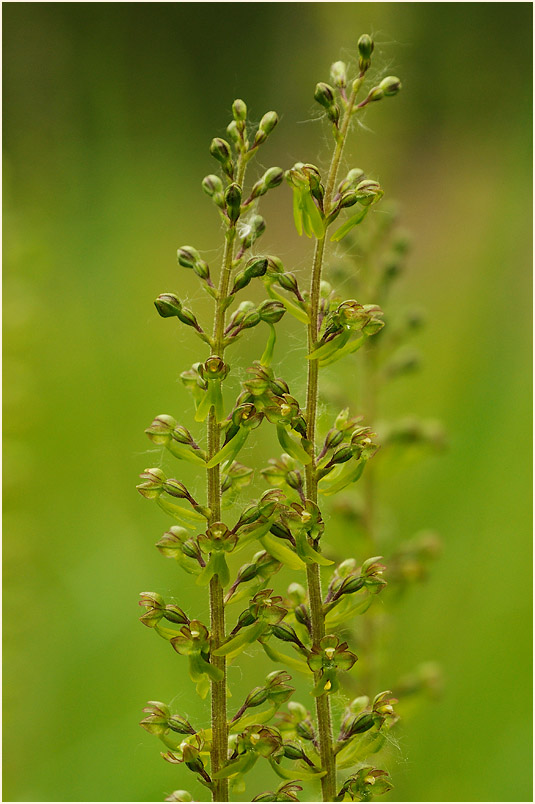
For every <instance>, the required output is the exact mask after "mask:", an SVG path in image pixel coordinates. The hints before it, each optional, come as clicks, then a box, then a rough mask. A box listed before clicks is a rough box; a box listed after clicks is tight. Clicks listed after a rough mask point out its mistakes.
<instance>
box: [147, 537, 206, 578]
mask: <svg viewBox="0 0 535 804" xmlns="http://www.w3.org/2000/svg"><path fill="white" fill-rule="evenodd" d="M156 547H157V548H158V550H159V552H160V553H161V554H162V555H163V556H165V557H166V558H174V559H175V560H176V561H178V563H179V564H180V566H181V567H183V569H185V570H186V572H189V573H192V574H194V575H198V574H199V572H200V570H201V568H202V567H204V566H205V562H204V559H203V557H202V554H201V551H200V548H199V543H198V540H197V539H196V538H193V537H192V536H191V534H190V532H189V531H187V530H186V529H185V528H182V527H180V525H172V526H171V527H170V528H169V530H167V531H166V532H165V533H164V534H163V536H162V537H161V538H160V539H159V540H158V541H157V542H156Z"/></svg>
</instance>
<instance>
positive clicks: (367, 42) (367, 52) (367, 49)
mask: <svg viewBox="0 0 535 804" xmlns="http://www.w3.org/2000/svg"><path fill="white" fill-rule="evenodd" d="M357 47H358V51H359V56H360V57H361V58H362V59H369V58H370V57H371V55H372V53H373V48H374V47H375V45H374V41H373V39H372V38H371V36H369V35H368V34H362V36H361V37H360V39H359V41H358V43H357Z"/></svg>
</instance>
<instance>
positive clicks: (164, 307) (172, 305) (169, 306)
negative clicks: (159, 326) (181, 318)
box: [154, 293, 182, 318]
mask: <svg viewBox="0 0 535 804" xmlns="http://www.w3.org/2000/svg"><path fill="white" fill-rule="evenodd" d="M154 306H155V307H156V309H157V310H158V313H159V314H160V315H161V316H162V318H172V317H173V316H175V315H176V316H178V314H179V313H180V312H181V311H182V302H181V301H180V299H179V298H178V296H175V294H174V293H160V295H159V296H158V298H157V299H156V301H155V302H154Z"/></svg>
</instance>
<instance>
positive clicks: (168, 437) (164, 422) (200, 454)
mask: <svg viewBox="0 0 535 804" xmlns="http://www.w3.org/2000/svg"><path fill="white" fill-rule="evenodd" d="M145 433H146V434H147V436H148V438H149V439H150V440H151V441H152V443H153V444H155V445H156V446H158V447H159V446H163V447H166V448H167V449H168V450H169V452H170V453H171V454H172V455H174V456H175V458H182V459H184V460H186V461H190V462H191V463H195V464H197V465H198V466H199V465H200V466H204V465H205V462H206V453H205V451H204V450H202V449H201V448H200V447H199V445H198V444H197V443H196V442H195V441H194V439H193V437H192V435H191V433H190V432H189V430H187V429H186V428H185V427H183V426H182V425H181V424H177V422H176V419H174V418H173V417H172V416H169V415H168V414H166V413H162V414H160V415H159V416H156V418H155V419H153V421H152V423H151V424H150V425H149V427H147V429H146V430H145Z"/></svg>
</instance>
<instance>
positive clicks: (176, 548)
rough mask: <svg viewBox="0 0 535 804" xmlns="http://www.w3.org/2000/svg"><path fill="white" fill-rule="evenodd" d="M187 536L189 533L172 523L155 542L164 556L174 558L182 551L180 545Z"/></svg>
mask: <svg viewBox="0 0 535 804" xmlns="http://www.w3.org/2000/svg"><path fill="white" fill-rule="evenodd" d="M188 538H189V533H188V531H187V530H186V529H185V528H181V527H180V526H179V525H172V527H170V528H169V530H168V531H167V532H166V533H164V534H163V536H162V537H161V539H160V540H159V541H158V542H156V547H157V548H158V550H159V551H160V553H161V554H162V555H163V556H165V557H166V558H176V557H177V556H179V555H180V554H181V553H182V545H183V543H184V542H185V541H186V540H187V539H188Z"/></svg>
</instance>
